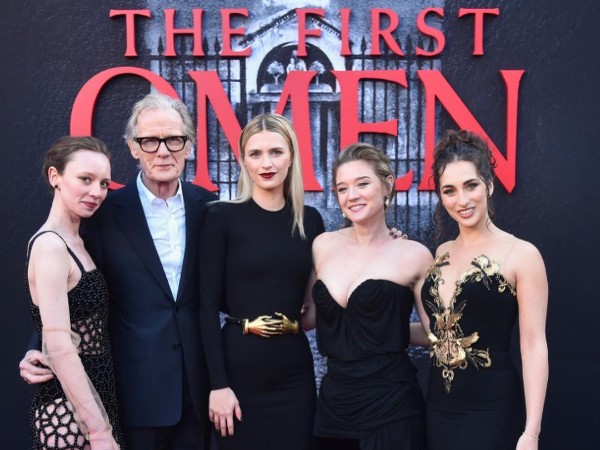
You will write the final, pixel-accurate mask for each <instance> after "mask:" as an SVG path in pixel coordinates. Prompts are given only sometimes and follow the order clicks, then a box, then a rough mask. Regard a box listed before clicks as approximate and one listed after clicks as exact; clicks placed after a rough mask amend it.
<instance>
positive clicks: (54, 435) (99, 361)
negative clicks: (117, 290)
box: [26, 231, 125, 450]
mask: <svg viewBox="0 0 600 450" xmlns="http://www.w3.org/2000/svg"><path fill="white" fill-rule="evenodd" d="M44 233H54V232H52V231H42V232H41V233H38V234H37V235H36V236H34V237H33V238H32V239H31V241H30V243H29V247H28V251H27V265H29V253H30V252H31V247H32V245H33V243H34V241H35V240H36V239H37V237H38V236H40V235H42V234H44ZM55 234H56V233H55ZM59 237H60V236H59ZM61 239H62V238H61ZM65 245H66V243H65ZM67 251H68V252H69V254H70V255H71V257H72V258H73V260H74V261H75V263H76V264H77V267H79V270H80V271H81V279H80V280H79V282H78V283H77V285H76V286H75V287H74V288H73V289H71V290H70V291H69V292H68V293H67V298H68V302H69V315H70V319H71V332H72V333H74V335H77V336H78V337H79V338H80V341H81V342H80V344H79V346H78V348H77V350H78V353H79V357H80V358H81V363H82V364H83V367H84V369H85V373H86V374H87V376H88V378H89V380H90V382H91V383H92V385H93V387H94V389H95V390H96V392H97V393H98V396H99V397H100V400H101V402H102V405H103V406H104V409H105V410H106V414H107V416H108V420H109V421H110V425H111V426H112V433H113V436H114V438H115V441H116V442H117V443H118V444H119V446H120V447H121V449H122V450H124V449H125V443H124V441H123V436H122V434H121V429H120V426H119V416H118V405H117V392H116V387H115V378H114V370H113V361H112V356H111V352H110V341H109V336H108V326H107V325H108V306H109V303H108V300H109V297H108V288H107V286H106V282H105V280H104V276H103V275H102V272H100V271H99V270H98V269H93V270H90V271H88V272H86V271H85V269H84V267H83V265H82V264H81V262H80V261H79V259H78V258H77V256H76V255H75V253H73V251H72V250H71V249H70V248H69V246H67ZM26 273H27V271H26ZM26 285H27V292H28V294H29V296H30V298H31V293H30V291H29V284H28V283H26ZM30 309H31V316H32V319H33V324H34V326H35V329H36V331H37V332H38V333H39V335H40V336H41V335H42V319H41V317H40V310H39V308H38V307H37V305H35V304H34V303H33V301H31V302H30ZM30 414H31V431H32V435H33V436H32V437H33V449H36V450H37V449H40V450H41V449H44V450H49V449H69V450H80V449H87V448H89V442H88V441H87V439H86V438H85V436H84V433H83V432H82V430H80V429H79V426H78V425H77V422H76V421H75V417H74V415H73V410H72V407H71V403H70V402H69V400H68V399H67V396H66V395H65V393H64V391H63V389H62V387H61V385H60V382H59V380H58V379H57V378H56V377H55V378H53V379H52V380H50V381H47V382H45V383H41V384H39V385H37V389H36V391H35V394H34V396H33V401H32V405H31V410H30Z"/></svg>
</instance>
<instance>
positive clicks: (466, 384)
mask: <svg viewBox="0 0 600 450" xmlns="http://www.w3.org/2000/svg"><path fill="white" fill-rule="evenodd" d="M493 169H494V161H493V158H492V156H491V152H490V150H489V148H488V146H487V144H486V143H485V142H484V141H483V140H482V139H481V138H479V137H478V136H476V135H474V134H473V133H470V132H468V131H465V130H461V131H448V132H446V134H445V136H444V138H443V139H442V140H441V141H440V142H439V143H438V145H437V147H436V149H435V154H434V163H433V173H434V175H433V177H434V183H435V190H436V192H437V195H438V197H439V200H440V201H439V204H438V210H439V211H438V213H437V214H436V217H437V219H438V221H439V220H440V219H441V217H442V214H443V211H445V212H446V213H447V214H448V215H449V216H450V218H451V219H453V220H454V221H455V222H456V223H457V225H458V236H457V237H456V238H455V239H454V240H451V241H448V242H445V243H443V244H442V245H440V246H439V248H438V249H437V251H436V258H435V261H434V262H433V264H432V265H431V267H430V269H429V271H428V273H427V278H426V280H425V283H424V285H423V291H422V296H421V298H422V301H423V307H424V309H425V312H426V315H427V317H425V318H423V325H424V326H425V327H426V331H427V332H428V336H429V340H430V342H431V359H432V362H433V365H432V372H431V375H430V380H429V388H428V395H427V436H428V442H427V444H428V448H429V450H454V449H455V450H481V449H486V450H513V449H515V448H516V449H517V450H535V449H537V448H538V435H539V433H540V426H541V418H542V410H543V406H544V397H545V392H546V385H547V380H548V349H547V345H546V337H545V321H546V309H547V301H548V283H547V280H546V272H545V269H544V262H543V260H542V257H541V256H540V253H539V252H538V250H537V249H536V248H535V247H534V246H533V245H532V244H530V243H528V242H525V241H522V240H520V239H517V238H516V237H514V236H513V235H511V234H509V233H507V232H505V231H502V230H501V229H499V228H498V227H497V226H496V225H495V224H494V223H493V219H494V215H493V207H492V198H491V196H492V193H493V191H494V182H493V181H494V177H493ZM517 319H518V323H519V331H520V343H521V358H522V363H523V377H522V381H523V385H524V389H525V396H524V399H523V392H522V388H521V381H520V379H519V373H518V371H517V370H516V369H515V367H514V365H513V362H512V359H511V355H510V352H509V342H510V337H511V332H512V330H513V327H514V325H515V323H516V322H517Z"/></svg>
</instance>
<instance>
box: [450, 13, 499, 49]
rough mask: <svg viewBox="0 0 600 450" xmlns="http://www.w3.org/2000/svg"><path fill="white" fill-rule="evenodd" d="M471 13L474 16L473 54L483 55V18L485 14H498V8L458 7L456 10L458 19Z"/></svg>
mask: <svg viewBox="0 0 600 450" xmlns="http://www.w3.org/2000/svg"><path fill="white" fill-rule="evenodd" d="M469 14H473V16H474V17H475V19H474V20H475V34H474V38H473V39H474V42H473V56H482V55H483V19H484V16H485V15H486V14H489V15H492V16H499V15H500V9H498V8H491V9H479V8H476V9H469V8H460V9H459V10H458V18H459V19H460V18H461V17H463V16H466V15H469Z"/></svg>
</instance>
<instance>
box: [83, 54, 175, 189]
mask: <svg viewBox="0 0 600 450" xmlns="http://www.w3.org/2000/svg"><path fill="white" fill-rule="evenodd" d="M121 75H135V76H138V77H141V78H144V79H145V80H147V81H149V82H150V84H152V86H154V87H155V88H156V90H157V91H159V92H160V93H162V94H165V95H169V96H171V97H175V98H179V96H178V95H177V92H176V91H175V89H173V86H171V85H170V84H169V83H168V82H167V81H166V80H165V79H164V78H162V77H160V76H159V75H157V74H155V73H154V72H151V71H149V70H146V69H140V68H139V67H127V66H123V67H115V68H112V69H107V70H104V71H102V72H100V73H98V74H96V75H94V76H93V77H92V78H90V79H89V80H88V81H87V83H85V84H84V85H83V87H82V88H81V89H80V90H79V92H78V93H77V97H75V102H74V103H73V109H72V110H71V136H92V124H93V121H94V107H95V106H96V101H97V100H98V96H99V95H100V91H101V90H102V88H103V87H104V85H105V84H106V83H108V82H109V81H110V80H112V79H113V78H115V77H118V76H121ZM122 186H123V185H122V184H119V183H116V182H115V181H111V183H110V188H111V189H117V188H120V187H122Z"/></svg>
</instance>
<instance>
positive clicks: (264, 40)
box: [0, 0, 600, 449]
mask: <svg viewBox="0 0 600 450" xmlns="http://www.w3.org/2000/svg"><path fill="white" fill-rule="evenodd" d="M4 9H5V14H4V15H3V18H2V19H0V20H2V25H3V27H2V29H3V30H4V34H5V42H7V44H6V45H5V46H4V47H3V49H2V52H3V54H2V56H3V58H2V60H3V61H5V65H4V68H3V75H2V76H3V81H4V82H3V83H2V88H3V91H2V94H3V95H2V99H3V106H4V107H3V108H2V109H1V111H2V118H3V126H2V127H1V130H2V142H3V143H4V155H5V158H4V163H3V164H2V174H3V177H2V183H3V184H2V186H3V192H4V194H5V195H4V197H3V199H4V214H3V219H2V222H1V223H2V231H3V232H2V236H3V237H4V238H3V239H2V246H3V252H2V254H3V255H5V257H6V261H5V263H4V264H3V268H4V270H3V271H2V286H3V287H4V290H3V291H4V298H5V301H4V302H3V304H4V305H6V308H8V310H7V311H5V314H6V317H7V319H8V320H7V321H6V322H7V326H5V327H3V328H2V329H3V332H2V333H3V334H2V337H3V339H2V342H3V359H2V361H3V362H2V372H1V373H2V379H1V382H2V386H6V393H7V396H6V399H7V401H6V402H5V406H3V408H4V414H3V417H6V418H7V419H5V420H4V421H3V423H4V424H5V425H3V426H5V427H6V433H5V435H6V436H9V439H8V442H9V443H10V446H8V447H7V448H27V446H28V442H29V441H28V428H27V420H28V418H27V408H28V402H29V397H30V395H31V392H32V391H31V389H30V388H28V387H27V386H26V385H24V383H22V382H21V381H20V379H19V377H18V369H17V364H18V361H19V360H20V358H21V357H22V355H23V352H24V350H25V348H26V344H27V341H28V338H29V336H30V333H31V324H30V319H29V317H28V314H29V313H28V307H27V302H26V299H25V295H24V288H23V286H24V284H23V283H24V277H23V269H24V250H25V245H26V242H27V239H28V238H29V237H30V236H31V234H32V233H33V232H34V231H35V230H36V229H37V227H39V225H40V224H41V223H42V221H43V219H44V218H45V215H46V213H47V210H48V206H49V203H50V195H49V194H48V190H47V188H46V186H45V185H44V183H43V181H42V180H41V177H40V175H39V167H40V163H41V160H42V157H43V154H44V153H45V151H46V149H47V148H48V146H49V145H50V144H51V143H52V141H53V140H54V139H55V138H56V137H58V136H60V135H63V134H68V133H70V132H72V133H79V132H81V131H82V130H85V129H89V130H91V131H93V134H94V135H95V136H97V137H100V138H101V139H103V140H105V141H106V142H108V143H109V145H110V147H111V148H112V149H113V154H114V155H113V179H114V181H115V182H117V183H121V184H124V183H126V182H128V181H129V180H130V179H131V178H132V177H133V176H134V175H135V173H136V168H135V164H134V162H133V160H132V158H131V157H130V156H129V153H128V151H127V149H126V147H125V145H124V143H123V140H122V137H121V136H122V133H123V126H124V123H125V120H126V118H127V116H128V114H129V110H130V107H131V105H132V104H133V102H135V101H136V100H137V99H139V98H140V97H141V96H142V95H144V94H145V93H147V92H149V91H150V89H151V83H150V82H148V80H147V79H151V80H152V82H153V85H154V89H158V90H162V91H169V90H172V91H173V93H176V94H177V95H178V96H180V97H181V98H182V99H183V100H184V101H185V102H186V104H187V105H188V106H189V107H190V109H191V110H192V113H193V115H194V117H195V119H196V120H197V123H198V129H199V134H200V136H199V142H198V145H197V146H196V148H195V151H194V155H193V158H192V159H191V160H190V161H189V163H188V164H187V166H186V171H185V175H184V177H185V180H186V181H188V182H194V183H196V184H200V185H203V186H204V187H207V188H209V189H213V190H215V189H218V193H219V195H220V197H221V198H223V199H227V198H231V197H232V196H234V195H235V187H236V180H237V176H238V169H237V163H236V156H235V150H237V149H234V151H232V148H231V143H233V142H235V139H236V138H237V135H236V133H238V132H239V129H240V128H241V127H243V125H244V124H245V123H246V122H247V120H248V119H249V118H250V117H252V116H254V115H255V114H257V113H260V112H263V111H275V110H277V111H281V112H284V113H285V114H286V115H287V116H288V117H290V118H291V119H292V120H293V122H294V125H295V127H296V129H297V130H299V133H298V134H299V137H300V140H301V146H302V158H303V163H304V167H303V169H304V180H305V185H306V188H307V193H306V195H307V203H309V204H311V205H314V206H316V207H317V208H318V209H319V210H320V211H321V213H322V214H323V216H324V219H325V222H326V226H327V228H328V229H330V230H331V229H335V228H337V227H339V226H340V225H341V222H342V221H341V217H340V214H339V209H338V208H337V205H336V201H335V197H334V195H333V192H332V190H331V180H330V176H331V175H330V171H331V170H330V169H331V163H332V161H333V159H334V158H335V155H336V154H337V152H338V151H339V150H340V148H342V147H343V146H345V145H347V144H348V143H351V142H353V141H355V140H358V139H361V140H365V141H368V142H372V143H373V144H375V145H377V146H378V147H380V148H383V149H385V151H386V152H387V154H388V155H389V156H390V158H391V159H392V162H393V164H394V169H395V171H396V175H397V177H398V180H399V181H398V183H397V186H396V188H397V195H396V198H395V201H394V204H393V207H392V208H391V211H390V214H389V216H388V221H389V223H390V224H393V225H396V226H398V227H399V228H401V229H402V230H405V231H406V232H408V234H409V235H410V236H411V238H414V239H417V240H420V241H421V242H424V243H425V244H426V245H427V246H428V247H429V248H430V249H432V250H434V249H435V246H436V244H437V242H436V241H435V239H434V230H433V227H432V221H431V214H432V211H433V209H434V208H435V205H436V202H437V200H436V197H435V195H434V194H433V193H432V192H431V191H430V190H429V186H428V173H427V169H428V166H429V165H430V159H429V158H430V157H431V155H430V154H429V153H428V152H429V151H431V149H432V148H433V143H434V142H435V140H436V139H437V138H438V137H439V136H440V134H441V132H442V131H443V130H444V129H445V128H456V127H459V126H460V127H466V128H472V129H476V130H477V131H478V132H480V133H481V134H484V135H485V136H486V137H487V138H488V139H489V141H490V143H491V144H492V146H493V148H494V151H495V152H497V153H496V156H497V159H498V160H499V161H501V167H500V168H499V171H498V172H497V176H498V186H497V189H496V191H495V197H496V203H497V212H498V216H499V219H498V225H499V226H501V227H503V228H504V229H506V230H507V231H509V232H512V233H514V234H516V235H517V236H519V237H522V238H524V239H527V240H530V241H531V242H533V243H534V244H535V245H537V246H538V248H539V249H540V250H541V252H542V254H543V256H544V258H545V261H546V265H547V270H548V276H549V281H550V307H549V316H548V342H549V347H550V358H551V359H550V363H551V376H550V385H549V392H548V398H547V403H546V410H545V416H544V424H543V429H542V441H541V445H540V448H543V449H552V448H557V449H558V448H563V447H564V446H565V445H567V443H568V445H570V446H571V448H595V447H596V446H597V445H598V441H597V439H598V438H597V437H596V436H595V433H593V430H594V426H593V425H594V424H597V423H598V418H599V414H598V412H597V409H596V406H595V405H596V404H597V400H598V394H597V391H596V390H595V389H594V386H595V383H592V380H597V379H598V375H600V370H599V367H598V366H599V363H598V353H599V352H598V350H597V347H596V346H593V345H592V344H591V342H593V341H592V330H594V326H593V325H594V324H593V322H592V317H593V315H594V313H593V311H595V309H594V306H595V303H596V302H594V300H596V298H597V296H596V295H595V290H593V288H592V286H593V279H594V278H593V272H592V271H593V270H594V269H596V270H597V269H598V268H599V267H598V263H597V262H596V261H595V258H594V252H593V249H595V248H598V245H597V244H598V238H597V237H596V233H595V232H594V230H595V227H593V225H594V220H593V217H594V206H595V205H597V204H598V197H599V196H598V189H597V187H596V186H595V183H594V180H595V177H594V172H592V171H593V170H594V169H595V168H596V167H598V164H597V163H598V148H597V147H598V137H600V136H598V131H597V130H598V128H597V126H596V125H595V122H596V120H594V119H596V118H597V117H598V113H597V110H598V100H600V99H599V98H598V97H599V96H598V92H599V90H598V88H596V87H595V83H594V82H593V81H594V80H595V78H593V77H594V75H593V74H595V73H596V70H595V69H598V68H599V67H600V65H599V64H598V62H599V61H598V56H597V51H595V48H594V46H593V44H594V43H597V42H598V38H597V37H596V36H594V35H593V33H592V31H591V30H592V28H593V25H594V23H595V21H596V22H597V20H598V12H599V11H598V6H597V5H596V4H595V3H594V2H592V1H588V2H578V3H577V2H576V3H574V4H572V5H569V6H565V5H564V4H563V3H562V2H558V1H556V0H552V1H548V2H544V5H543V8H542V7H541V5H539V4H536V2H532V1H519V2H517V1H497V2H490V1H465V2H460V3H459V2H450V1H445V2H444V1H429V2H427V1H410V2H409V1H395V2H394V1H377V2H370V3H367V2H358V1H346V2H342V1H314V2H289V1H275V0H273V1H269V0H264V1H232V0H230V1H220V2H212V1H207V2H201V3H195V2H189V1H160V2H159V1H155V0H148V1H145V2H144V1H128V2H124V1H106V0H98V1H90V2H85V3H81V2H65V1H55V0H49V1H45V2H43V3H41V4H38V3H37V2H36V3H34V2H16V1H13V0H10V1H7V2H5V5H4ZM111 11H112V12H111ZM134 11H135V12H134ZM111 15H112V17H111ZM198 24H200V27H199V26H198ZM200 28H201V30H200ZM191 29H196V30H197V31H196V32H195V34H193V33H192V32H191ZM186 30H188V31H186ZM186 33H187V34H186ZM248 49H250V51H248ZM113 74H115V75H114V76H113ZM150 74H153V75H150ZM99 80H100V81H101V82H100V81H99ZM282 99H283V100H282ZM595 163H596V164H595ZM592 227H593V228H592ZM586 249H589V250H592V251H589V250H588V251H585V250H586ZM423 354H424V352H423V351H422V349H413V350H412V356H413V358H414V361H415V363H416V364H417V365H418V366H419V367H422V366H423V367H424V366H426V362H427V361H426V359H424V355H423ZM316 368H317V374H318V376H320V375H321V371H322V364H321V363H317V366H316ZM423 373H425V372H423ZM594 444H596V445H594ZM7 445H8V444H7Z"/></svg>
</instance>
